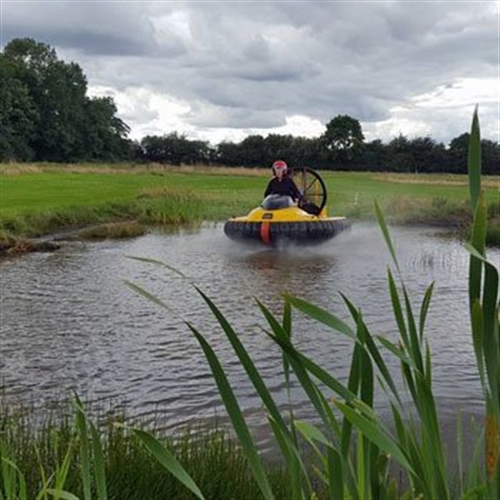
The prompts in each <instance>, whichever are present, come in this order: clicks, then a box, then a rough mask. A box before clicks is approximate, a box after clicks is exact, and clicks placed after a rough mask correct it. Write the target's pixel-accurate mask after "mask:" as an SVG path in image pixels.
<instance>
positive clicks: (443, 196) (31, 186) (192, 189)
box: [0, 164, 500, 233]
mask: <svg viewBox="0 0 500 500" xmlns="http://www.w3.org/2000/svg"><path fill="white" fill-rule="evenodd" d="M0 174H1V177H0V216H1V217H2V220H7V219H12V218H26V217H29V218H30V219H33V218H34V216H35V214H36V218H37V219H40V218H43V216H44V214H45V213H47V214H50V216H51V217H52V218H53V216H54V213H57V215H58V216H59V215H60V214H65V213H67V212H68V211H73V212H74V211H75V210H80V211H81V210H87V212H88V211H89V210H90V209H92V210H93V211H95V212H96V213H99V211H101V212H103V213H104V212H105V214H106V216H105V218H104V219H102V220H105V221H106V222H110V221H112V219H113V215H112V213H111V212H112V211H113V210H114V209H115V207H119V212H120V216H119V217H117V219H120V220H123V219H125V218H127V217H128V214H134V211H130V212H129V208H130V207H133V206H136V205H138V204H139V203H143V202H142V201H141V200H143V199H145V198H148V199H156V202H155V210H156V211H157V210H159V209H158V202H159V201H161V200H162V198H164V199H165V198H168V197H173V196H176V197H181V198H182V200H183V203H184V205H185V206H186V207H188V209H187V212H186V213H185V216H181V217H180V219H183V217H184V218H187V219H189V218H190V212H189V205H190V200H192V204H193V205H196V204H198V205H200V204H201V205H202V209H201V211H202V217H203V218H204V219H206V220H224V219H226V218H227V217H230V216H234V215H242V214H244V213H246V212H248V210H250V209H251V208H252V207H254V206H256V205H257V204H258V203H259V202H260V200H261V199H262V195H263V192H264V189H265V187H266V184H267V181H268V179H269V178H270V172H269V170H267V169H265V170H250V169H248V170H245V169H228V168H211V169H209V168H205V167H199V168H191V169H182V168H171V167H163V168H162V167H159V166H148V165H146V166H133V167H132V166H126V165H121V166H108V165H92V166H88V165H71V166H69V165H60V166H58V165H37V164H34V165H28V166H27V165H21V164H20V165H0ZM322 176H323V178H324V180H325V183H326V186H327V189H328V196H329V198H328V210H329V214H330V215H346V216H348V217H350V218H352V219H373V218H374V213H373V201H374V200H375V199H376V200H378V202H379V204H380V205H381V206H382V207H383V209H384V211H385V212H386V214H387V216H388V218H389V220H390V219H391V217H392V218H393V219H396V221H400V222H425V221H428V222H441V223H446V221H447V219H448V222H450V223H456V221H457V220H463V219H464V218H466V212H467V211H468V202H467V200H468V198H469V193H468V184H467V177H466V176H465V175H463V176H457V175H454V176H451V175H424V174H416V175H415V174H400V175H398V174H376V173H368V172H322ZM483 187H484V189H485V195H486V200H487V203H488V204H490V205H492V204H496V205H498V204H499V203H500V202H499V187H500V177H484V178H483ZM164 201H167V200H164ZM110 207H113V210H110ZM162 210H164V211H166V212H168V211H169V210H171V208H170V207H169V206H167V205H164V206H163V208H162ZM143 211H144V210H143ZM146 211H147V210H146ZM497 212H498V210H497ZM196 214H197V215H196V217H198V216H199V215H198V212H196ZM86 217H87V218H88V217H90V218H92V217H94V215H89V214H88V213H87V215H86ZM96 217H97V216H96ZM66 219H67V218H66ZM97 219H99V217H97ZM86 221H87V220H85V221H82V222H86ZM97 221H98V220H96V222H97ZM89 222H90V221H89ZM31 224H33V222H31ZM66 224H67V222H64V225H66ZM14 226H15V227H18V226H19V227H26V224H21V225H19V224H16V225H14ZM14 226H13V225H12V224H10V227H14ZM50 228H51V229H53V224H51V225H50ZM41 230H43V229H41ZM11 232H12V231H11ZM13 232H14V233H15V230H14V231H13ZM27 232H28V233H29V232H30V231H27ZM33 232H37V233H39V232H40V230H39V231H36V230H35V231H33Z"/></svg>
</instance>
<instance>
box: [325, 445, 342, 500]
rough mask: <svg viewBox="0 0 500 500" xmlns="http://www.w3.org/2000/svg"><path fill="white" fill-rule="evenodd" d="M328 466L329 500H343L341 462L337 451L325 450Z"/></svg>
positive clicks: (329, 448) (330, 448) (332, 449)
mask: <svg viewBox="0 0 500 500" xmlns="http://www.w3.org/2000/svg"><path fill="white" fill-rule="evenodd" d="M326 457H327V464H328V493H329V498H330V500H343V499H344V478H343V460H342V457H341V455H340V453H339V452H338V450H336V449H334V448H332V447H331V446H329V447H328V448H327V449H326Z"/></svg>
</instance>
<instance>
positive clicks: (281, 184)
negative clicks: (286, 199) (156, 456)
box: [264, 177, 302, 200]
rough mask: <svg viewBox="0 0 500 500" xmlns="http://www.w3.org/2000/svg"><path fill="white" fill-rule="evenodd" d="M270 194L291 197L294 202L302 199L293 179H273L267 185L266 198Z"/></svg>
mask: <svg viewBox="0 0 500 500" xmlns="http://www.w3.org/2000/svg"><path fill="white" fill-rule="evenodd" d="M270 194H281V195H285V196H291V197H292V199H293V200H300V199H301V198H302V195H301V194H300V191H299V188H298V187H297V185H296V184H295V182H294V181H293V179H292V178H291V177H283V178H282V179H281V180H279V179H278V178H277V177H273V178H272V179H271V180H270V181H269V184H268V185H267V188H266V192H265V193H264V196H268V195H270Z"/></svg>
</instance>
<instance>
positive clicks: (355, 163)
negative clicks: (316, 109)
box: [0, 38, 500, 174]
mask: <svg viewBox="0 0 500 500" xmlns="http://www.w3.org/2000/svg"><path fill="white" fill-rule="evenodd" d="M0 75H1V79H0V130H1V135H0V161H19V162H24V161H52V162H65V163H66V162H68V163H71V162H82V161H107V162H114V161H116V162H118V161H136V162H137V161H144V162H157V163H164V164H170V165H181V164H191V165H195V164H204V165H225V166H244V167H262V166H268V165H269V164H270V163H271V162H272V161H273V160H274V159H276V158H283V159H285V160H286V161H287V162H288V163H289V164H290V165H292V166H312V167H314V168H318V169H334V170H359V171H394V172H452V173H466V171H467V152H468V141H469V134H468V133H463V134H461V135H460V136H458V137H456V138H454V139H453V140H452V141H451V142H450V143H449V145H445V144H443V143H440V142H436V141H435V140H433V139H432V138H430V137H418V138H415V139H408V138H407V137H405V136H403V135H399V136H398V137H396V138H394V139H392V140H391V141H390V142H388V143H383V142H382V141H380V140H378V139H377V140H374V141H370V142H366V141H365V138H364V135H363V131H362V128H361V124H360V122H359V121H358V120H356V119H355V118H352V117H350V116H347V115H338V116H336V117H335V118H333V119H332V120H331V121H330V122H329V123H328V124H327V125H326V127H325V131H324V133H323V134H322V135H321V136H320V137H317V138H305V137H295V136H292V135H280V134H269V135H267V136H266V137H264V136H262V135H251V136H248V137H246V138H245V139H243V140H242V141H240V142H238V143H235V142H228V141H225V142H222V143H220V144H217V145H211V144H210V143H209V142H207V141H200V140H190V139H188V138H187V137H185V136H184V135H181V134H178V133H177V132H175V131H174V132H171V133H169V134H164V135H162V136H146V137H144V138H142V139H141V140H140V141H133V140H131V139H129V137H128V136H129V133H130V128H129V126H128V125H127V124H126V123H125V122H124V121H123V120H121V119H120V118H118V117H117V108H116V105H115V103H114V101H113V99H112V98H111V97H89V96H88V95H87V79H86V77H85V75H84V73H83V71H82V69H81V68H80V66H79V65H77V64H75V63H73V62H71V63H66V62H64V61H61V60H60V59H58V57H57V54H56V51H55V50H54V49H53V48H52V47H50V46H49V45H47V44H44V43H40V42H36V41H35V40H33V39H31V38H17V39H13V40H11V41H10V42H9V43H8V44H7V45H6V46H5V48H4V49H3V51H2V52H1V53H0ZM481 143H482V164H483V172H484V173H485V174H500V145H499V144H498V143H495V142H493V141H489V140H484V139H483V140H482V141H481Z"/></svg>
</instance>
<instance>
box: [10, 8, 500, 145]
mask: <svg viewBox="0 0 500 500" xmlns="http://www.w3.org/2000/svg"><path fill="white" fill-rule="evenodd" d="M498 9H499V7H498V5H497V4H496V3H495V2H489V3H488V2H454V3H452V2H424V1H422V2H418V1H402V0H399V1H392V2H375V1H374V2H366V1H365V2H319V1H317V2H316V1H303V2H301V1H294V2H286V1H274V2H271V1H253V2H248V1H233V2H199V1H198V2H189V1H185V2H181V1H179V2H106V1H104V0H103V1H101V2H99V1H97V2H96V1H94V2H90V1H89V2H86V1H76V2H43V1H42V0H40V1H39V2H35V3H24V2H9V3H6V2H4V3H3V4H2V41H3V43H4V44H5V43H7V42H8V40H10V39H11V38H13V37H23V36H31V37H33V38H35V39H36V40H38V41H43V42H46V43H49V44H50V45H52V46H53V47H54V48H56V50H57V52H58V55H59V57H61V58H62V59H64V60H71V61H75V62H77V63H78V64H79V65H80V66H81V67H82V69H83V71H84V73H85V74H86V75H87V78H88V82H89V89H90V91H91V92H93V93H95V94H98V93H99V92H101V91H102V89H108V91H112V92H114V94H113V95H114V98H115V102H116V103H117V106H118V110H119V114H120V116H121V117H122V118H123V119H124V120H125V121H126V122H127V123H128V124H129V125H130V126H131V127H132V132H133V136H134V137H136V138H140V136H141V135H142V134H145V133H148V134H158V135H161V134H164V133H170V132H172V131H174V130H176V131H178V132H181V133H185V134H187V135H188V136H190V137H193V138H203V139H206V140H210V141H218V140H221V139H220V138H221V137H226V138H227V137H244V136H245V134H249V133H253V131H259V133H262V134H264V135H265V134H267V133H277V131H280V132H279V133H293V134H296V135H297V134H298V135H300V134H301V133H302V132H301V131H302V130H315V131H316V132H317V133H318V135H319V134H320V133H321V131H320V127H317V124H322V125H323V128H324V126H325V125H326V123H328V121H330V120H331V119H332V118H333V117H335V116H336V115H338V114H348V115H350V116H352V117H354V118H356V119H358V120H360V122H361V123H362V126H363V130H364V131H365V135H366V136H367V137H370V138H373V139H375V138H380V139H381V140H384V141H385V140H390V139H391V137H393V136H394V135H397V134H398V133H404V134H405V135H409V136H416V135H420V134H425V135H429V136H431V137H433V138H435V139H437V140H441V141H444V142H449V140H451V139H452V138H454V137H456V136H458V135H460V134H461V133H463V132H464V131H467V130H468V127H469V122H470V116H471V114H472V109H473V105H475V104H476V103H479V105H480V117H481V124H482V130H483V131H484V132H483V137H489V138H491V139H493V140H498V100H499V95H498V90H497V89H498V87H499V86H500V81H499V64H500V61H499V52H498V44H499V32H498V16H499V15H500V14H499V12H498ZM110 89H111V90H110ZM478 89H482V90H481V91H478ZM297 123H301V124H302V125H300V126H297ZM312 124H314V126H313V125H312Z"/></svg>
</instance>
